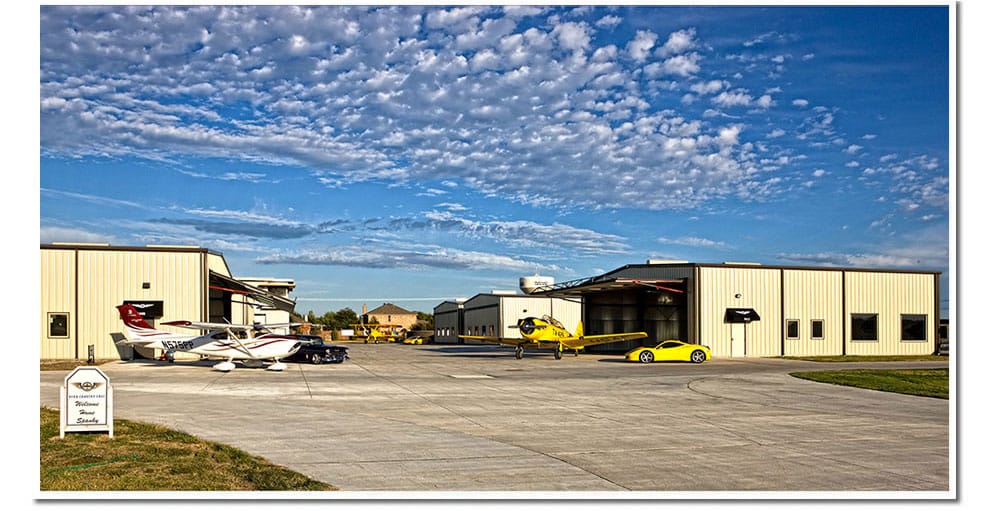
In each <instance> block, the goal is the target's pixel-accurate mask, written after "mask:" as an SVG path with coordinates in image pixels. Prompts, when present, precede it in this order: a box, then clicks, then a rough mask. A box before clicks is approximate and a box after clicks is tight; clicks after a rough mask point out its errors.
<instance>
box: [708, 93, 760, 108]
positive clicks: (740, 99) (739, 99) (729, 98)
mask: <svg viewBox="0 0 1000 511" xmlns="http://www.w3.org/2000/svg"><path fill="white" fill-rule="evenodd" d="M751 101H753V96H751V95H749V94H747V93H746V91H745V90H742V89H740V90H735V91H723V92H722V93H720V94H719V95H718V96H716V97H714V98H712V103H715V104H716V105H719V106H724V107H730V106H747V105H749V104H750V102H751Z"/></svg>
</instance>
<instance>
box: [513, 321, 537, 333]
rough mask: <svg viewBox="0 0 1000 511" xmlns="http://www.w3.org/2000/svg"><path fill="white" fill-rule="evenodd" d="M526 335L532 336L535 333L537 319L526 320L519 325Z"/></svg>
mask: <svg viewBox="0 0 1000 511" xmlns="http://www.w3.org/2000/svg"><path fill="white" fill-rule="evenodd" d="M517 327H518V329H519V330H521V333H522V334H524V335H531V333H532V332H534V331H535V318H524V319H522V320H521V321H520V322H518V325H517Z"/></svg>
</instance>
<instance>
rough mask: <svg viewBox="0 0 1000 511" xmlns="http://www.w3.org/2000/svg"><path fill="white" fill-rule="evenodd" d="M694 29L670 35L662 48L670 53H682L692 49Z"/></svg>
mask: <svg viewBox="0 0 1000 511" xmlns="http://www.w3.org/2000/svg"><path fill="white" fill-rule="evenodd" d="M694 37H695V29H693V28H688V29H685V30H678V31H676V32H674V33H672V34H670V38H669V39H667V42H666V43H664V45H663V48H664V49H665V50H667V51H668V52H670V53H683V52H685V51H687V50H689V49H691V48H693V47H694Z"/></svg>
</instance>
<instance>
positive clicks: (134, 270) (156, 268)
mask: <svg viewBox="0 0 1000 511" xmlns="http://www.w3.org/2000/svg"><path fill="white" fill-rule="evenodd" d="M200 259H201V254H200V253H199V252H151V251H108V250H101V251H85V250H81V251H80V252H79V271H80V275H79V278H78V285H79V300H80V301H79V315H80V317H79V318H78V319H79V325H80V336H79V338H78V341H77V342H78V345H79V347H80V353H81V357H82V356H85V355H86V353H87V345H90V344H93V345H94V346H95V351H96V356H97V357H98V358H118V357H119V352H118V349H117V347H116V345H115V344H114V342H113V340H112V337H111V336H112V334H115V333H120V332H121V331H122V324H121V320H120V319H119V317H118V311H117V310H115V308H114V307H115V305H119V304H121V303H122V302H123V301H124V300H162V301H163V318H164V319H166V320H173V319H185V318H194V319H198V318H200V317H201V315H200V313H201V311H200V305H201V299H200V297H198V296H197V294H198V293H199V292H200V289H201V288H202V286H201V285H199V281H200V279H201V278H202V277H201V271H200V269H201V265H200ZM143 282H149V283H150V288H149V289H143V288H142V283H143ZM164 330H170V328H169V327H167V328H164ZM176 331H183V330H176Z"/></svg>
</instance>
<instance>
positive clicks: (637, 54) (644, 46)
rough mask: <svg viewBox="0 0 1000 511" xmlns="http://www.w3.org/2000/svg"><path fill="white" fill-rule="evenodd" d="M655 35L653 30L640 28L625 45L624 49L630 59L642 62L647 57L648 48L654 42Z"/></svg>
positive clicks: (651, 46) (649, 48)
mask: <svg viewBox="0 0 1000 511" xmlns="http://www.w3.org/2000/svg"><path fill="white" fill-rule="evenodd" d="M656 38H657V35H656V33H655V32H651V31H648V30H640V31H639V32H637V33H636V34H635V37H634V38H633V39H632V40H631V41H629V43H628V44H627V45H626V46H625V51H626V52H627V53H628V56H629V57H630V58H631V59H632V60H636V61H639V62H644V61H645V60H646V59H647V58H648V57H649V52H650V50H652V49H653V45H655V44H656Z"/></svg>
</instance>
